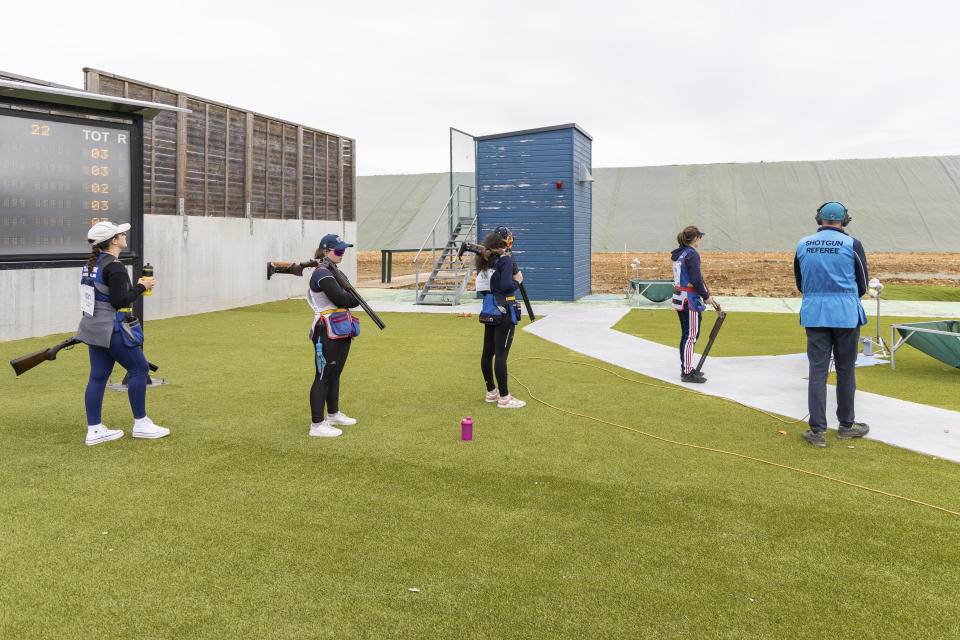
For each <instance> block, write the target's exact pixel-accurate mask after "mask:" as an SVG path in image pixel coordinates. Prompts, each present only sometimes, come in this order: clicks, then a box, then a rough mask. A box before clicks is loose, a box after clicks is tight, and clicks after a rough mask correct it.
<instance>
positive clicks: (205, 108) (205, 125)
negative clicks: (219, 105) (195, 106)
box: [203, 102, 210, 216]
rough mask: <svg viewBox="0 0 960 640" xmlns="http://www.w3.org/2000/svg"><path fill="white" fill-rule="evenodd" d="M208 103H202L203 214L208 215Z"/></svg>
mask: <svg viewBox="0 0 960 640" xmlns="http://www.w3.org/2000/svg"><path fill="white" fill-rule="evenodd" d="M209 152H210V103H209V102H207V103H205V104H204V105H203V215H205V216H208V215H210V211H209V202H208V194H209V189H208V188H207V176H209V175H210V156H209Z"/></svg>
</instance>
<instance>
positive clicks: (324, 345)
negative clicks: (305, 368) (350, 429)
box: [310, 323, 353, 424]
mask: <svg viewBox="0 0 960 640" xmlns="http://www.w3.org/2000/svg"><path fill="white" fill-rule="evenodd" d="M318 339H319V340H321V343H320V347H321V349H322V352H323V358H324V360H326V364H325V365H324V367H323V371H322V372H321V371H320V367H319V363H318V362H316V344H317V340H318ZM352 341H353V338H340V339H339V340H331V339H330V338H328V337H327V331H326V329H325V328H324V326H323V323H318V324H317V328H316V330H315V331H314V332H313V344H314V363H315V365H316V367H315V371H316V374H315V375H314V377H313V386H312V387H310V413H311V414H313V422H314V424H317V423H320V422H323V421H324V420H326V415H324V412H323V406H324V404H326V406H327V411H329V412H330V413H337V412H338V411H339V410H340V374H341V373H342V372H343V365H345V364H346V362H347V354H349V353H350V343H351V342H352Z"/></svg>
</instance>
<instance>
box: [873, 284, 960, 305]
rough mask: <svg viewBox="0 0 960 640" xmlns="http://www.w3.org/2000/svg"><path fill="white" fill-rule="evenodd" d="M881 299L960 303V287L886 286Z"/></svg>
mask: <svg viewBox="0 0 960 640" xmlns="http://www.w3.org/2000/svg"><path fill="white" fill-rule="evenodd" d="M881 297H882V298H883V299H884V300H933V301H940V302H960V286H956V287H920V286H914V285H904V284H888V285H886V286H884V288H883V293H882V294H881ZM864 304H867V300H866V299H864Z"/></svg>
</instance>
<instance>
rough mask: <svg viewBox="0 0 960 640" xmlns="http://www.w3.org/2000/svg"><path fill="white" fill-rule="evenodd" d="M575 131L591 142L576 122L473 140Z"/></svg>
mask: <svg viewBox="0 0 960 640" xmlns="http://www.w3.org/2000/svg"><path fill="white" fill-rule="evenodd" d="M571 128H572V129H576V130H577V131H579V132H580V133H582V134H583V135H585V136H587V138H589V139H590V141H591V142H592V141H593V136H591V135H590V134H589V133H587V132H586V131H584V130H583V127H581V126H580V125H578V124H577V123H576V122H569V123H567V124H558V125H554V126H552V127H539V128H537V129H523V130H521V131H508V132H506V133H494V134H491V135H488V136H477V137H476V138H475V140H495V139H497V138H510V137H512V136H525V135H528V134H531V133H543V132H545V131H557V130H559V129H571Z"/></svg>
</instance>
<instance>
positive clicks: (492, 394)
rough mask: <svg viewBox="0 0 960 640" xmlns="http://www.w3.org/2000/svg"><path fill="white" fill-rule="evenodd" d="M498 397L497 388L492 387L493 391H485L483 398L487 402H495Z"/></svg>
mask: <svg viewBox="0 0 960 640" xmlns="http://www.w3.org/2000/svg"><path fill="white" fill-rule="evenodd" d="M499 399H500V392H499V391H498V390H496V389H494V390H493V391H487V397H486V398H485V400H486V401H487V402H496V401H497V400H499Z"/></svg>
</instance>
